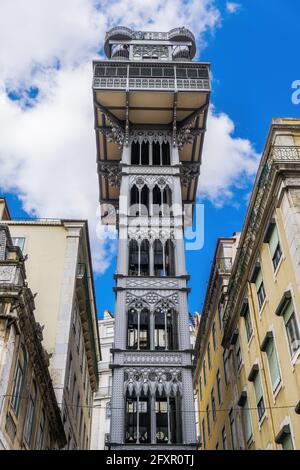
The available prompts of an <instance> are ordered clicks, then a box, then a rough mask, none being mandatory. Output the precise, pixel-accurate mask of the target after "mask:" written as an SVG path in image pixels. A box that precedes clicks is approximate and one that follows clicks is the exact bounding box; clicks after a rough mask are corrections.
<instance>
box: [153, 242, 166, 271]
mask: <svg viewBox="0 0 300 470" xmlns="http://www.w3.org/2000/svg"><path fill="white" fill-rule="evenodd" d="M153 251H154V276H156V277H162V276H164V275H165V266H164V248H163V244H162V242H161V241H160V240H155V241H154V244H153Z"/></svg>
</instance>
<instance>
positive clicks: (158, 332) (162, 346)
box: [154, 306, 178, 351]
mask: <svg viewBox="0 0 300 470" xmlns="http://www.w3.org/2000/svg"><path fill="white" fill-rule="evenodd" d="M177 323H178V319H177V312H176V310H175V309H173V308H163V307H161V306H158V307H157V308H156V309H155V312H154V348H155V350H159V351H161V350H173V349H177V348H178V340H177V338H178V331H177Z"/></svg>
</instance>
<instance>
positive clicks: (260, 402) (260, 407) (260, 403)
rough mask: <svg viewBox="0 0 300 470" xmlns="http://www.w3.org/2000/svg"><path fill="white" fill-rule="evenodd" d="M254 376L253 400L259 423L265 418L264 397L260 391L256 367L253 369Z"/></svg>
mask: <svg viewBox="0 0 300 470" xmlns="http://www.w3.org/2000/svg"><path fill="white" fill-rule="evenodd" d="M254 374H255V376H254V378H253V385H254V390H255V398H256V407H257V413H258V419H259V421H262V419H263V417H264V416H265V411H266V409H265V403H264V396H263V391H262V385H261V380H260V375H259V372H258V366H256V367H255V372H254Z"/></svg>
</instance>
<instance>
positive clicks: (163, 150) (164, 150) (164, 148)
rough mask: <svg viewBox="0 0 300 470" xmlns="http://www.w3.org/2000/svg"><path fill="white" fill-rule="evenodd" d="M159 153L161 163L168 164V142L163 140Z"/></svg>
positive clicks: (169, 161)
mask: <svg viewBox="0 0 300 470" xmlns="http://www.w3.org/2000/svg"><path fill="white" fill-rule="evenodd" d="M161 153H162V164H163V165H164V166H170V164H171V159H170V144H169V142H163V143H162V146H161Z"/></svg>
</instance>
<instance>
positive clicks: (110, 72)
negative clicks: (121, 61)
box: [106, 67, 117, 77]
mask: <svg viewBox="0 0 300 470" xmlns="http://www.w3.org/2000/svg"><path fill="white" fill-rule="evenodd" d="M116 71H117V68H116V67H106V76H107V77H114V76H115V75H116Z"/></svg>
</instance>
